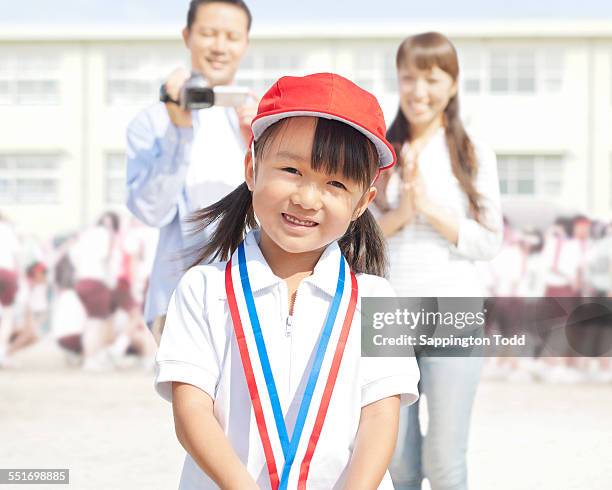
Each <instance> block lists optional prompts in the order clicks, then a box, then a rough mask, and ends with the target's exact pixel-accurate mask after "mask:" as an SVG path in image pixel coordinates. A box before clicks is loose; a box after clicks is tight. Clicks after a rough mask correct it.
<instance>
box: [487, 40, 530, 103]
mask: <svg viewBox="0 0 612 490" xmlns="http://www.w3.org/2000/svg"><path fill="white" fill-rule="evenodd" d="M490 67H491V68H490V70H491V71H490V74H489V76H490V78H489V88H490V90H491V92H492V93H494V94H495V93H498V94H499V93H510V92H512V93H523V94H524V93H527V94H532V93H535V88H536V84H535V56H534V53H533V51H527V50H521V51H510V50H500V49H494V50H492V51H491V53H490Z"/></svg>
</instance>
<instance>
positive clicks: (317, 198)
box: [291, 183, 322, 211]
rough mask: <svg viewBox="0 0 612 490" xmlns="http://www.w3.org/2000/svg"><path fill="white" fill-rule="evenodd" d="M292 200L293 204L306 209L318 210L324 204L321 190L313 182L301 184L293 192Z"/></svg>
mask: <svg viewBox="0 0 612 490" xmlns="http://www.w3.org/2000/svg"><path fill="white" fill-rule="evenodd" d="M291 201H292V202H293V204H296V205H298V206H301V207H303V208H304V209H314V210H317V211H318V210H319V209H321V206H322V201H321V192H320V191H319V189H318V187H317V186H316V185H315V184H313V183H310V184H303V185H301V186H299V187H298V188H297V189H296V191H295V192H294V193H293V194H292V196H291Z"/></svg>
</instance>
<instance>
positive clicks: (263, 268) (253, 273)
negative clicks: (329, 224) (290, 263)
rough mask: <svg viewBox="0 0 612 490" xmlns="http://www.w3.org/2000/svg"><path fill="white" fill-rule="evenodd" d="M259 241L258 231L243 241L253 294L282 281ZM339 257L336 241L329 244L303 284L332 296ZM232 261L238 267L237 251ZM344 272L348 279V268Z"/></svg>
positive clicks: (335, 286) (336, 283)
mask: <svg viewBox="0 0 612 490" xmlns="http://www.w3.org/2000/svg"><path fill="white" fill-rule="evenodd" d="M259 239H260V231H259V230H251V231H249V233H248V234H247V236H246V237H245V239H244V249H245V256H246V261H247V267H248V269H249V281H250V283H251V289H252V291H253V293H255V292H257V291H260V290H263V289H265V288H268V287H272V286H275V285H277V284H278V283H280V282H283V279H281V278H280V277H278V276H276V275H275V274H274V273H273V272H272V269H270V267H269V266H268V263H267V262H266V259H265V258H264V256H263V254H262V253H261V249H260V248H259ZM340 255H341V252H340V247H339V246H338V243H337V242H336V241H334V242H332V243H330V244H329V245H328V246H327V247H326V248H325V250H324V251H323V254H322V255H321V258H320V259H319V261H318V262H317V265H315V268H314V271H313V273H312V275H310V276H308V277H307V278H305V279H304V280H303V282H306V283H309V284H312V285H313V286H315V287H316V288H318V289H320V290H321V291H323V292H325V293H326V294H328V295H329V296H334V294H335V293H336V288H337V286H338V270H339V263H340ZM232 261H233V262H234V263H235V264H236V266H238V252H237V251H236V252H235V253H234V256H233V257H232ZM345 271H346V277H348V275H349V268H348V266H347V267H346V269H345ZM345 280H346V279H345Z"/></svg>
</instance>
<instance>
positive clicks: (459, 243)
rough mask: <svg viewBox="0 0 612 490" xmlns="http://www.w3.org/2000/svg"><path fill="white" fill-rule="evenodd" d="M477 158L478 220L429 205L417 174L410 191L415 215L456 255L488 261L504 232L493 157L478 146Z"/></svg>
mask: <svg viewBox="0 0 612 490" xmlns="http://www.w3.org/2000/svg"><path fill="white" fill-rule="evenodd" d="M477 155H478V161H479V163H480V166H479V170H478V177H477V179H476V190H477V191H478V193H479V194H480V196H481V205H482V211H481V217H480V218H481V219H480V220H478V221H477V220H476V219H474V218H472V217H459V216H457V215H456V214H455V213H453V212H452V211H449V210H448V209H445V208H443V207H441V206H439V205H437V204H436V203H435V202H432V201H431V200H430V199H429V198H428V196H427V191H426V188H425V184H424V183H423V180H422V177H421V176H420V174H419V173H418V171H417V172H416V174H415V177H414V178H413V180H412V187H411V189H412V194H413V200H414V207H415V209H416V210H417V212H418V213H420V214H421V215H422V216H424V217H425V218H426V219H427V221H428V222H429V223H430V224H431V226H432V227H433V228H434V229H436V230H437V231H438V233H440V234H441V235H442V236H443V237H444V238H446V239H447V240H448V241H449V243H450V244H451V246H453V247H455V251H456V252H457V253H458V254H460V255H463V256H464V257H466V258H468V259H472V260H490V259H492V258H493V257H495V256H496V255H497V252H498V251H499V248H500V246H501V240H502V232H503V224H502V214H501V205H500V195H499V180H498V177H497V162H496V158H495V153H493V151H491V150H489V149H487V148H483V147H482V146H481V145H478V146H477Z"/></svg>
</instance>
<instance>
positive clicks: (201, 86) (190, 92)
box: [159, 71, 250, 110]
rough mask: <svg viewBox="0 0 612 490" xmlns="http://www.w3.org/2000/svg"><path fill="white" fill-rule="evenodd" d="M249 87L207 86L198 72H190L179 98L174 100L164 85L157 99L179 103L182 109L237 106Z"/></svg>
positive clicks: (241, 103) (241, 101)
mask: <svg viewBox="0 0 612 490" xmlns="http://www.w3.org/2000/svg"><path fill="white" fill-rule="evenodd" d="M249 95H250V93H249V89H248V88H246V87H238V86H236V85H219V86H217V87H209V86H208V82H207V81H206V79H205V78H204V77H203V76H202V75H201V74H200V73H198V72H195V71H194V72H192V73H191V77H190V78H189V79H187V81H186V82H185V83H184V85H183V87H182V88H181V93H180V96H179V100H174V99H172V98H171V97H170V95H168V92H166V85H165V84H162V86H161V87H160V89H159V100H160V101H162V102H171V103H173V104H177V105H179V106H180V107H181V108H182V109H184V110H197V109H208V108H209V107H212V106H214V105H216V106H222V107H239V106H241V105H244V104H245V103H246V101H247V99H248V98H249Z"/></svg>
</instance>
